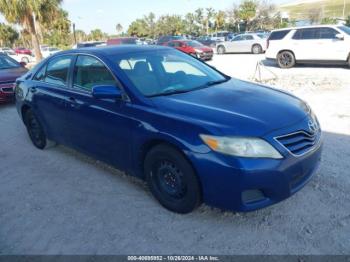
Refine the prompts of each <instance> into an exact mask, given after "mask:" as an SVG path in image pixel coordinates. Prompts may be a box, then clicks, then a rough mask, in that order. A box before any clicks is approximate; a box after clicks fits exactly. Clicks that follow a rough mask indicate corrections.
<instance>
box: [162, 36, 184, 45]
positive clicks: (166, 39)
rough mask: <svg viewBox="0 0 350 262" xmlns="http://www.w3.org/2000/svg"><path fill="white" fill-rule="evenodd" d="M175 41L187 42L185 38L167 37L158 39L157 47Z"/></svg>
mask: <svg viewBox="0 0 350 262" xmlns="http://www.w3.org/2000/svg"><path fill="white" fill-rule="evenodd" d="M173 40H185V38H184V37H183V36H173V35H165V36H161V37H159V38H158V40H157V45H164V44H166V43H168V42H170V41H173Z"/></svg>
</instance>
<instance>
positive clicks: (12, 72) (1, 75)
mask: <svg viewBox="0 0 350 262" xmlns="http://www.w3.org/2000/svg"><path fill="white" fill-rule="evenodd" d="M27 71H28V70H27V69H26V68H24V67H16V68H10V69H3V70H0V83H2V82H15V81H16V79H17V78H18V77H20V76H22V75H23V74H25V73H26V72H27Z"/></svg>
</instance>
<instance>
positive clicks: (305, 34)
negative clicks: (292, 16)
mask: <svg viewBox="0 0 350 262" xmlns="http://www.w3.org/2000/svg"><path fill="white" fill-rule="evenodd" d="M319 30H320V28H306V29H299V30H297V32H296V33H295V34H294V36H293V39H295V40H312V39H319Z"/></svg>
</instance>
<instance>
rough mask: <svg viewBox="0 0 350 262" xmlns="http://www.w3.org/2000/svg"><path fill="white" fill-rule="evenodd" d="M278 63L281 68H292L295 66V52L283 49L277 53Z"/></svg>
mask: <svg viewBox="0 0 350 262" xmlns="http://www.w3.org/2000/svg"><path fill="white" fill-rule="evenodd" d="M277 63H278V65H279V67H280V68H292V67H293V66H295V57H294V54H293V53H292V52H290V51H282V52H280V53H279V54H278V55H277Z"/></svg>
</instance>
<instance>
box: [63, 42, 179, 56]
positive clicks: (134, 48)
mask: <svg viewBox="0 0 350 262" xmlns="http://www.w3.org/2000/svg"><path fill="white" fill-rule="evenodd" d="M157 50H172V48H169V47H165V46H156V45H150V46H147V45H117V46H115V45H114V46H113V45H111V46H103V47H87V48H78V49H71V50H66V51H62V52H60V53H59V54H76V53H85V54H93V55H104V56H109V55H119V54H127V53H130V54H131V53H136V52H147V51H157Z"/></svg>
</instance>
